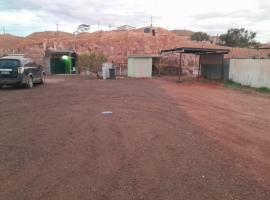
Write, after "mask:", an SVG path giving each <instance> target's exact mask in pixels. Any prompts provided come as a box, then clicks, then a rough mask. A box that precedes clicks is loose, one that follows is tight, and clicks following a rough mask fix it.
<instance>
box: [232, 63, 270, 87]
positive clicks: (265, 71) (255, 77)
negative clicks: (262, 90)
mask: <svg viewBox="0 0 270 200" xmlns="http://www.w3.org/2000/svg"><path fill="white" fill-rule="evenodd" d="M229 79H230V80H232V81H234V82H236V83H240V84H242V85H248V86H252V87H268V88H270V59H231V60H230V71H229Z"/></svg>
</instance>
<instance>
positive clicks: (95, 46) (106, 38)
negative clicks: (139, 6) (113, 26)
mask: <svg viewBox="0 0 270 200" xmlns="http://www.w3.org/2000/svg"><path fill="white" fill-rule="evenodd" d="M155 30H156V35H155V36H152V34H151V33H144V28H140V29H135V30H131V31H98V32H94V33H81V34H79V35H77V36H76V37H75V36H73V35H72V34H70V33H65V32H52V31H46V32H37V33H33V34H31V35H29V36H27V37H26V38H20V37H14V36H10V35H4V36H0V52H1V53H11V52H12V53H24V54H26V55H28V56H31V57H33V58H35V59H37V60H38V61H40V62H42V60H43V56H44V54H45V51H46V50H48V49H52V50H71V51H76V52H77V53H79V54H80V53H89V52H100V53H103V54H105V55H106V56H107V58H108V60H109V61H114V62H117V63H127V56H128V55H130V54H157V53H160V51H161V50H163V49H171V48H176V47H196V48H225V47H221V46H216V45H213V44H211V43H210V42H195V41H191V40H190V37H188V36H181V35H178V34H176V33H174V32H171V31H168V30H166V29H164V28H159V27H155ZM269 54H270V50H255V49H239V48H233V49H232V50H231V54H230V55H229V57H235V58H238V57H239V58H254V57H255V58H265V57H268V55H269Z"/></svg>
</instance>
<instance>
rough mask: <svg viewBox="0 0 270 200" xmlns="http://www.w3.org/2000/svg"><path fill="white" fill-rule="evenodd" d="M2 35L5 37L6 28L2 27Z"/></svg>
mask: <svg viewBox="0 0 270 200" xmlns="http://www.w3.org/2000/svg"><path fill="white" fill-rule="evenodd" d="M3 34H4V35H5V34H6V27H5V26H3Z"/></svg>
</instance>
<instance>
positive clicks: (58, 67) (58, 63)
mask: <svg viewBox="0 0 270 200" xmlns="http://www.w3.org/2000/svg"><path fill="white" fill-rule="evenodd" d="M69 73H70V63H69V62H68V61H67V60H63V59H62V58H52V59H51V74H69Z"/></svg>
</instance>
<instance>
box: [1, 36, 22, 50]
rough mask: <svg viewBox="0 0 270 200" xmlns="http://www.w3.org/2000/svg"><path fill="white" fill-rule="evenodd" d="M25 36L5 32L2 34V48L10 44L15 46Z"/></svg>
mask: <svg viewBox="0 0 270 200" xmlns="http://www.w3.org/2000/svg"><path fill="white" fill-rule="evenodd" d="M23 39H24V38H22V37H18V36H14V35H10V34H3V35H0V48H8V47H10V46H14V45H16V44H18V43H20V42H22V41H23Z"/></svg>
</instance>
